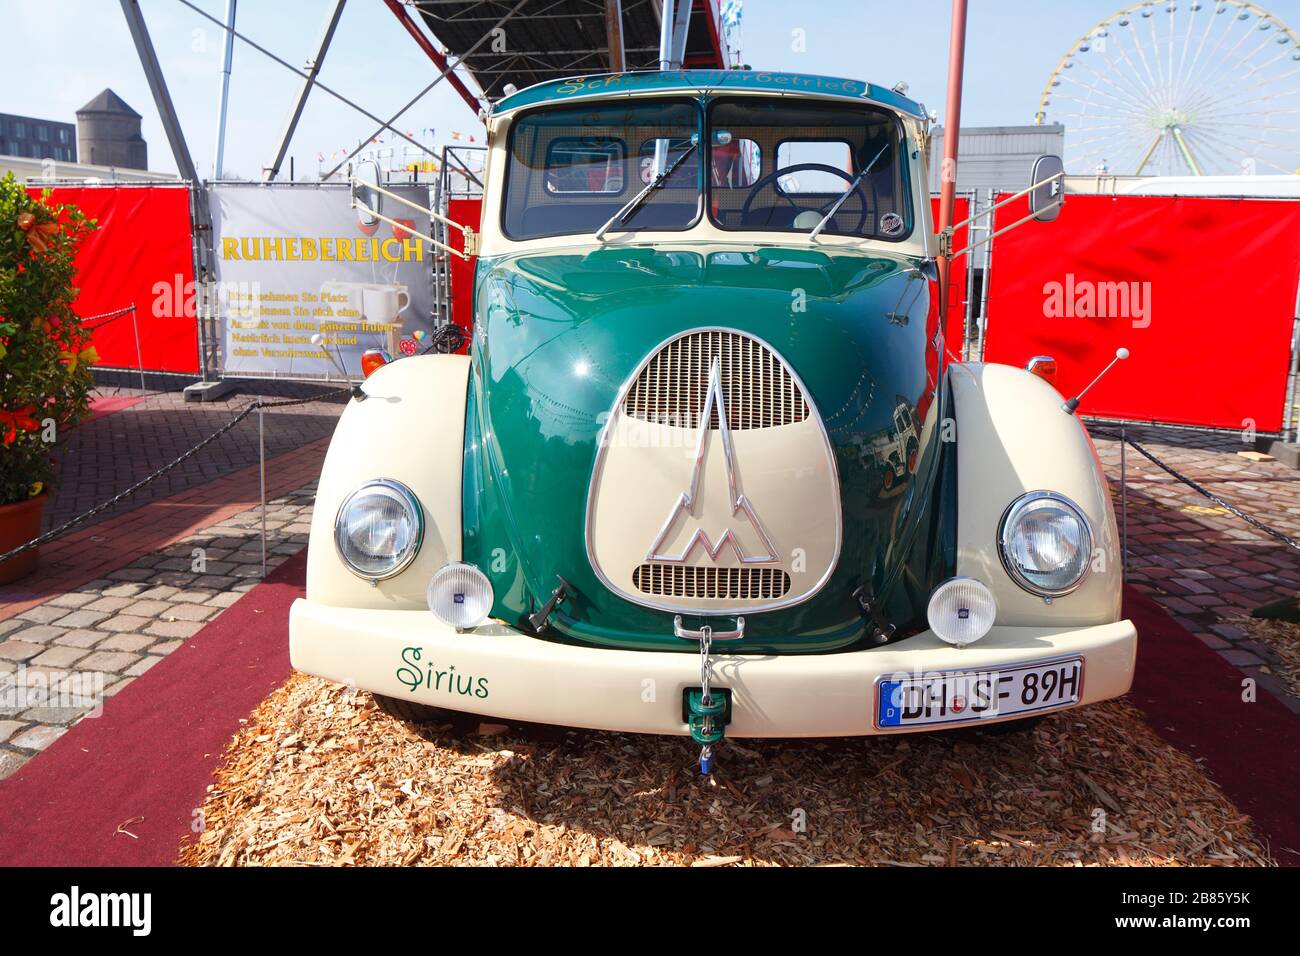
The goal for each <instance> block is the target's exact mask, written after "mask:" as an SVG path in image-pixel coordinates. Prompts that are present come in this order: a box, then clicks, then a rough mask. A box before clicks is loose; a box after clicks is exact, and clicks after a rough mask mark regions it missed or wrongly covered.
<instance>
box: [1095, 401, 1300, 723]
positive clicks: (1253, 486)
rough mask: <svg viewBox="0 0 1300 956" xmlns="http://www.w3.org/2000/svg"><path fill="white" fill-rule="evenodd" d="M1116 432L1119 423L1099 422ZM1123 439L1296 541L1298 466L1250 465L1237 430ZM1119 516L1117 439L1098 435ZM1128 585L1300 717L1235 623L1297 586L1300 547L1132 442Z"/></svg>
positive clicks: (1299, 707)
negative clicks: (1235, 511) (1175, 474)
mask: <svg viewBox="0 0 1300 956" xmlns="http://www.w3.org/2000/svg"><path fill="white" fill-rule="evenodd" d="M1102 429H1105V430H1107V431H1111V432H1117V431H1118V428H1117V427H1116V426H1101V425H1099V426H1098V427H1097V429H1095V430H1097V431H1099V430H1102ZM1126 432H1127V434H1128V436H1129V437H1130V438H1132V439H1133V440H1135V441H1137V442H1139V443H1140V444H1142V445H1143V446H1144V447H1145V448H1147V450H1148V451H1150V452H1151V453H1152V454H1154V455H1155V456H1156V457H1158V458H1160V459H1161V460H1162V461H1164V462H1165V463H1166V464H1168V465H1169V466H1171V467H1172V468H1174V469H1176V470H1177V471H1179V472H1181V473H1182V474H1184V475H1186V476H1187V477H1189V478H1191V479H1193V480H1195V481H1196V482H1198V483H1199V484H1201V485H1202V486H1204V487H1205V488H1207V489H1208V490H1210V491H1212V492H1214V493H1215V494H1217V495H1219V496H1220V497H1222V498H1223V499H1224V500H1225V501H1229V502H1231V503H1232V504H1233V505H1234V506H1236V507H1238V508H1240V509H1241V510H1243V511H1245V512H1246V513H1248V514H1251V515H1253V516H1254V517H1256V518H1257V519H1259V520H1260V521H1262V522H1263V523H1264V524H1266V525H1269V526H1271V527H1273V528H1276V529H1277V530H1279V531H1281V532H1283V533H1284V534H1287V535H1290V536H1292V537H1297V538H1300V471H1296V470H1294V469H1291V468H1288V467H1286V466H1285V465H1283V464H1281V463H1280V462H1276V461H1262V462H1255V461H1250V460H1248V459H1247V458H1244V457H1242V456H1240V455H1238V454H1237V452H1240V451H1249V450H1251V446H1250V445H1246V444H1243V443H1242V442H1240V441H1239V440H1237V438H1236V436H1233V435H1226V436H1225V435H1219V434H1211V433H1207V432H1198V431H1193V430H1187V429H1170V428H1160V429H1153V428H1141V427H1129V428H1128V429H1127V430H1126ZM1096 444H1097V451H1098V453H1099V455H1100V456H1101V459H1102V462H1103V464H1104V465H1105V467H1106V473H1107V477H1108V478H1109V479H1110V482H1111V490H1112V493H1113V496H1114V500H1115V514H1116V517H1117V518H1119V517H1121V504H1122V502H1121V498H1120V494H1119V489H1120V481H1119V479H1120V451H1119V442H1117V441H1111V440H1106V439H1104V438H1101V437H1097V439H1096ZM1126 457H1127V463H1126V471H1127V484H1128V581H1129V583H1130V584H1131V585H1132V586H1133V587H1134V588H1136V589H1137V590H1139V591H1142V592H1143V593H1145V594H1147V595H1149V596H1150V597H1151V598H1152V599H1153V600H1155V601H1156V602H1157V603H1159V604H1160V605H1161V606H1162V607H1164V608H1165V610H1167V611H1169V613H1170V614H1172V615H1173V616H1174V618H1175V619H1177V621H1178V622H1179V623H1180V624H1182V625H1183V627H1185V628H1187V629H1188V630H1189V631H1191V632H1192V633H1193V634H1195V635H1196V636H1197V638H1198V639H1199V640H1200V641H1201V642H1202V643H1203V644H1205V645H1206V646H1208V647H1210V648H1212V649H1214V650H1215V651H1217V652H1218V653H1219V654H1220V655H1221V656H1222V657H1223V658H1224V659H1225V660H1227V661H1228V662H1229V663H1231V664H1233V665H1234V666H1236V667H1238V668H1240V669H1241V670H1242V671H1243V672H1244V673H1245V674H1246V675H1247V676H1250V677H1253V678H1255V680H1256V682H1257V684H1258V686H1259V687H1261V688H1264V689H1266V690H1268V691H1270V692H1271V693H1273V694H1274V695H1275V696H1277V697H1278V699H1279V700H1281V701H1282V702H1283V703H1284V704H1285V705H1286V706H1287V707H1288V708H1290V709H1291V711H1292V712H1293V713H1297V714H1300V698H1297V697H1296V696H1295V695H1294V694H1292V693H1291V692H1290V691H1289V689H1288V688H1287V687H1286V685H1285V684H1283V683H1282V682H1281V681H1279V680H1278V679H1277V678H1276V677H1275V676H1274V675H1273V674H1272V673H1271V672H1270V665H1273V664H1276V663H1277V662H1278V656H1277V654H1276V652H1274V650H1273V649H1272V648H1271V647H1269V646H1267V645H1266V644H1263V643H1261V642H1259V641H1256V640H1252V639H1251V638H1250V637H1249V636H1248V635H1247V634H1246V633H1245V632H1243V631H1242V630H1241V628H1239V627H1237V626H1235V625H1234V624H1233V623H1232V622H1233V620H1234V619H1239V618H1242V617H1245V616H1247V615H1249V613H1250V612H1251V610H1253V609H1254V608H1256V607H1259V606H1260V605H1262V604H1267V603H1268V602H1270V601H1276V600H1277V599H1278V598H1280V597H1293V596H1294V595H1295V594H1296V592H1297V591H1300V552H1297V551H1295V550H1294V549H1292V548H1290V547H1288V546H1287V545H1285V544H1283V543H1282V542H1280V541H1277V540H1275V539H1273V538H1270V537H1268V536H1267V535H1265V534H1263V533H1262V532H1260V531H1258V530H1256V529H1255V528H1252V527H1251V526H1250V525H1248V524H1246V522H1244V521H1242V520H1241V519H1240V518H1238V517H1237V516H1235V515H1233V514H1231V513H1230V512H1228V511H1227V510H1226V509H1224V508H1222V507H1220V506H1219V505H1216V504H1215V503H1214V502H1213V501H1211V500H1210V499H1208V498H1205V497H1204V496H1202V495H1200V494H1198V493H1197V492H1196V491H1195V490H1193V489H1192V488H1189V487H1188V486H1186V485H1184V484H1183V483H1182V482H1180V481H1177V480H1176V479H1175V478H1174V477H1173V476H1171V475H1169V474H1168V473H1166V472H1164V471H1162V470H1161V469H1160V468H1158V467H1157V466H1156V465H1154V464H1153V463H1151V462H1150V461H1148V460H1147V459H1146V458H1144V457H1142V456H1141V455H1140V454H1138V453H1137V452H1136V451H1134V450H1133V449H1132V448H1130V449H1129V450H1128V452H1127V456H1126Z"/></svg>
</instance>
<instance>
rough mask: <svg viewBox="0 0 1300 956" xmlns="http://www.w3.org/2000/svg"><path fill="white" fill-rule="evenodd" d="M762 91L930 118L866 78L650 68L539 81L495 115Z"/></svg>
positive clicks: (503, 104)
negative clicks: (576, 103) (546, 106)
mask: <svg viewBox="0 0 1300 956" xmlns="http://www.w3.org/2000/svg"><path fill="white" fill-rule="evenodd" d="M729 90H734V91H736V92H745V91H755V92H757V91H762V92H780V93H789V94H791V95H802V96H807V95H813V96H821V97H830V98H834V99H844V100H861V99H866V100H871V101H873V102H876V103H880V104H882V105H884V106H889V107H892V108H894V109H896V110H899V111H901V112H903V113H906V114H908V115H909V116H914V117H916V118H918V119H924V118H925V111H924V110H923V109H922V108H921V104H919V103H917V102H916V101H915V100H913V99H909V98H908V97H906V96H904V95H902V94H901V93H896V92H894V91H893V90H890V89H886V88H885V87H883V86H876V85H875V84H874V83H864V82H863V81H862V80H850V79H846V78H844V77H838V76H817V75H815V74H811V73H773V72H769V71H765V70H662V71H661V70H647V71H645V72H638V73H599V74H588V75H585V76H575V77H571V78H569V79H566V80H559V81H557V82H545V83H538V84H536V85H534V86H530V87H528V88H527V89H524V90H520V91H518V92H517V93H513V94H511V95H510V96H507V97H506V98H505V99H503V100H501V101H500V102H498V103H497V104H496V106H495V107H494V108H493V112H494V113H504V112H507V111H510V110H516V109H519V108H521V107H524V106H535V105H537V104H539V103H551V102H557V103H558V102H565V101H569V100H579V99H590V98H593V97H598V98H601V99H607V98H610V97H617V96H631V95H634V94H638V93H649V92H654V93H674V92H685V93H708V94H712V93H719V92H726V91H729Z"/></svg>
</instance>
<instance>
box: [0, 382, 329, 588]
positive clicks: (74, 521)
mask: <svg viewBox="0 0 1300 956" xmlns="http://www.w3.org/2000/svg"><path fill="white" fill-rule="evenodd" d="M350 391H352V389H351V387H350V386H349V387H348V388H340V389H335V390H333V391H330V392H325V393H324V394H322V395H317V396H314V397H312V398H295V399H287V400H285V401H282V402H264V401H262V400H261V399H257V400H256V401H253V402H251V403H249V404H248V405H246V406H244V408H242V409H241V410H240V411H239V413H238V414H237V415H236V416H235V417H234V418H232V419H231V420H230V421H229V422H227V423H226V424H224V425H222V426H221V427H220V428H218V429H217V430H216V431H215V432H213V433H212V434H211V435H209V436H208V437H207V438H205V439H203V441H201V442H199V443H198V444H197V445H195V446H194V447H193V448H191V449H190V450H189V451H186V452H183V453H182V454H181V455H180V456H179V457H177V458H174V459H173V460H171V461H169V462H168V463H167V464H165V465H163V466H162V467H161V468H159V469H157V470H156V471H154V472H153V473H151V474H149V475H147V476H146V477H144V478H142V479H140V480H139V481H137V482H136V483H135V484H133V485H132V486H131V487H129V488H127V489H126V490H125V491H120V492H118V493H117V494H116V495H114V496H113V497H112V498H109V499H108V500H107V501H105V502H102V503H100V504H97V505H95V507H93V508H91V509H90V510H89V511H84V512H82V513H81V514H79V515H77V516H76V517H75V518H71V519H69V520H68V521H65V522H64V523H63V524H61V525H59V526H58V527H57V528H51V529H50V530H49V531H47V532H45V533H44V534H42V535H40V536H38V537H35V538H33V539H32V540H31V541H28V542H27V543H26V544H21V545H19V546H18V547H16V548H14V549H13V550H12V551H6V552H5V553H4V554H0V563H2V562H5V561H8V560H9V559H10V558H13V557H17V556H18V555H20V554H22V553H23V552H25V551H30V550H31V549H32V548H36V547H39V546H40V545H42V544H45V543H46V542H47V541H53V540H54V539H55V538H57V537H58V536H59V535H61V534H63V533H64V532H66V531H70V530H71V529H73V528H75V527H76V526H77V525H79V524H84V523H85V522H86V521H89V520H90V519H91V518H93V517H95V515H98V514H102V513H103V512H105V511H107V510H108V509H110V508H112V507H113V506H114V505H116V504H118V503H119V502H122V501H125V500H126V499H127V498H130V497H131V496H132V495H134V494H135V493H136V492H137V491H139V490H140V489H141V488H143V487H144V486H145V485H147V484H149V483H150V482H152V481H156V480H157V479H159V478H161V477H162V476H163V475H165V474H167V472H169V471H171V470H172V469H173V468H175V467H176V466H177V465H179V464H180V463H181V462H183V461H185V460H187V459H189V458H191V457H193V456H194V455H195V454H196V453H197V452H199V451H200V450H201V449H203V448H205V447H206V446H208V445H210V444H212V442H214V441H216V440H217V439H218V438H220V437H221V436H222V435H224V434H226V432H228V431H230V430H231V429H232V428H234V427H235V426H236V425H238V424H239V423H240V422H242V421H243V420H244V419H245V418H247V417H248V416H249V415H251V414H252V413H253V412H255V411H257V410H258V409H259V408H261V409H268V408H289V407H291V406H293V405H308V404H310V403H312V402H318V401H320V400H322V399H324V398H329V397H331V396H333V395H338V394H342V393H343V392H350Z"/></svg>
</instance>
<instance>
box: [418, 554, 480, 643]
mask: <svg viewBox="0 0 1300 956" xmlns="http://www.w3.org/2000/svg"><path fill="white" fill-rule="evenodd" d="M426 596H427V598H428V601H429V610H430V611H432V612H433V613H434V615H435V616H436V617H437V618H438V620H440V621H442V622H443V623H444V624H450V625H451V626H452V627H454V628H455V629H456V630H458V631H464V630H467V629H468V628H471V627H478V626H479V625H480V624H482V623H483V622H484V621H485V620H487V616H488V612H489V611H491V610H492V583H491V582H490V581H488V579H487V575H486V574H484V573H483V572H482V571H480V570H479V569H478V568H476V567H474V565H472V564H465V563H463V562H461V561H452V562H451V563H450V564H444V565H443V566H442V567H440V568H439V569H438V570H437V571H436V572H434V575H433V577H432V578H430V579H429V590H428V593H427V595H426Z"/></svg>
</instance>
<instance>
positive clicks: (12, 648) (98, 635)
mask: <svg viewBox="0 0 1300 956" xmlns="http://www.w3.org/2000/svg"><path fill="white" fill-rule="evenodd" d="M314 495H315V486H314V483H313V484H312V485H311V486H308V487H305V488H302V489H300V490H299V491H296V492H294V493H292V494H289V495H286V496H283V497H281V498H277V499H275V500H274V501H272V502H268V506H267V522H266V527H267V570H268V571H270V570H271V569H272V568H274V567H276V566H278V565H279V564H281V563H282V562H283V561H285V560H286V559H287V558H288V557H289V556H290V555H293V554H295V553H297V552H298V551H299V550H301V549H302V547H303V546H304V545H305V544H306V543H307V532H308V529H309V527H310V521H311V503H312V500H313V498H314ZM105 547H111V545H110V544H106V545H105ZM261 577H262V545H261V509H260V508H255V509H253V510H251V511H245V512H243V513H241V514H238V515H236V516H234V517H233V518H228V519H226V520H225V521H222V522H220V523H218V524H215V525H213V526H211V527H209V528H206V529H204V530H203V531H201V532H199V533H197V534H193V535H190V536H188V537H186V538H184V539H182V540H181V541H179V542H177V543H175V544H173V545H171V546H169V547H167V548H165V549H164V550H162V551H158V552H156V553H154V554H151V555H148V556H146V557H142V558H138V559H136V560H134V561H132V562H131V563H129V564H127V565H126V566H125V567H123V568H121V569H119V570H117V571H113V572H112V573H110V574H108V575H107V576H106V577H104V578H101V579H98V580H95V581H91V582H89V583H88V584H86V585H84V586H81V587H78V588H76V589H75V590H73V591H70V592H68V593H66V594H62V595H59V596H58V597H54V598H51V599H50V600H48V601H46V602H44V603H43V604H40V605H38V606H36V607H33V608H31V609H29V610H27V611H24V612H22V613H21V614H19V615H17V616H16V617H13V618H10V619H8V620H5V621H0V779H3V778H4V777H6V776H8V775H9V774H11V773H13V772H14V771H16V770H17V769H18V768H19V767H21V766H22V765H23V764H24V763H26V762H27V760H29V759H30V758H31V757H32V756H33V755H34V754H36V753H38V752H39V751H41V750H44V749H45V748H46V747H48V746H49V745H50V744H51V743H53V742H54V741H55V740H57V739H58V738H59V737H61V736H62V735H63V734H64V733H66V732H67V730H68V728H69V727H70V726H71V725H72V724H73V723H75V722H76V721H78V720H80V719H81V718H82V717H84V716H85V715H87V714H89V713H93V712H94V711H95V709H96V706H97V703H96V702H97V701H101V700H102V699H103V697H111V696H112V695H113V694H116V693H117V692H118V691H120V690H122V688H124V687H126V686H128V685H129V684H130V683H131V681H132V680H134V679H135V678H136V677H139V676H140V675H141V674H143V673H144V672H145V671H147V670H148V669H149V668H150V667H152V666H153V665H154V664H156V663H158V661H160V660H161V659H162V658H163V657H164V656H165V655H167V654H170V653H171V652H172V651H174V650H176V648H178V647H180V646H181V644H183V643H184V642H185V641H186V640H187V639H189V638H190V637H193V636H194V635H195V634H197V633H198V632H199V630H201V629H202V628H203V626H204V625H205V624H207V623H208V622H210V621H212V620H213V619H214V618H216V617H217V616H218V615H220V614H221V612H222V611H223V610H225V609H226V608H227V607H229V606H230V605H232V604H234V603H235V601H237V600H239V598H240V597H242V596H243V594H244V592H246V591H248V590H249V589H251V588H252V587H254V586H255V585H256V584H257V583H258V582H259V581H260V580H261ZM43 693H46V694H48V696H42V694H43Z"/></svg>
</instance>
